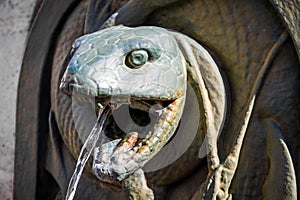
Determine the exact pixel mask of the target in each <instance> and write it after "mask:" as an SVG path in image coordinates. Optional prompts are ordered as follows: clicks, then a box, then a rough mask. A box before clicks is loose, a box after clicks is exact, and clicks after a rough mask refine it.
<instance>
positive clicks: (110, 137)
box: [93, 98, 184, 182]
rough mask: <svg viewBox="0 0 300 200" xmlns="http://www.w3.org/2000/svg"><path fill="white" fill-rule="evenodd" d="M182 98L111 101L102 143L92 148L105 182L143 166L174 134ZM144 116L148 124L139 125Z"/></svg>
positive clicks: (142, 121)
mask: <svg viewBox="0 0 300 200" xmlns="http://www.w3.org/2000/svg"><path fill="white" fill-rule="evenodd" d="M183 101H184V98H181V99H180V98H179V99H176V100H175V101H160V100H137V99H125V100H122V99H118V101H115V102H113V103H111V105H112V107H113V108H112V109H113V112H112V114H111V116H109V117H108V119H107V121H106V122H107V123H106V124H104V133H103V137H104V138H106V139H105V142H99V143H98V144H99V145H98V147H96V148H95V153H94V160H93V169H94V173H95V174H96V176H97V177H98V178H99V179H100V180H102V181H105V182H111V180H117V181H122V180H123V179H125V178H126V177H128V175H130V174H131V173H134V172H135V171H136V170H138V169H140V168H142V167H143V166H144V165H145V164H146V162H148V161H149V160H150V159H151V158H152V157H153V156H154V155H155V154H156V153H157V152H158V151H160V149H161V148H162V147H163V146H164V145H165V144H166V143H167V142H168V140H169V139H170V138H171V137H172V136H173V134H174V133H175V129H176V127H177V125H178V122H179V120H180V117H181V114H180V113H181V112H182V107H181V105H182V103H183ZM116 102H117V103H116ZM149 116H150V117H149ZM147 117H148V118H149V120H150V121H149V123H148V124H139V123H144V122H145V121H147V119H146V118H147ZM121 129H122V130H121Z"/></svg>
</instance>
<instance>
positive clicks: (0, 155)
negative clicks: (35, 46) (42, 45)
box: [0, 0, 35, 200]
mask: <svg viewBox="0 0 300 200" xmlns="http://www.w3.org/2000/svg"><path fill="white" fill-rule="evenodd" d="M34 1H35V0H22V1H21V0H1V1H0V42H1V45H0V60H1V62H0V69H1V73H0V94H1V98H0V99H1V100H0V110H1V114H0V124H1V125H0V199H3V200H5V199H12V185H13V184H12V183H13V166H14V143H15V142H14V136H15V112H16V98H17V86H18V77H19V72H20V67H21V63H22V57H23V52H24V47H25V41H26V35H27V33H28V26H29V22H30V19H31V14H32V11H33V7H34Z"/></svg>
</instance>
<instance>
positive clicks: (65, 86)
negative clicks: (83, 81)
mask: <svg viewBox="0 0 300 200" xmlns="http://www.w3.org/2000/svg"><path fill="white" fill-rule="evenodd" d="M74 83H75V79H74V73H73V72H70V71H66V72H65V73H64V75H63V77H62V79H61V83H60V86H59V89H60V90H61V91H62V92H63V93H66V94H69V95H71V93H72V90H73V89H72V88H73V87H72V85H74Z"/></svg>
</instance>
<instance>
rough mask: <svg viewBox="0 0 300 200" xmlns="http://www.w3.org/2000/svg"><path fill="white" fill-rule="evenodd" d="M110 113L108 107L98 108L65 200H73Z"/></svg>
mask: <svg viewBox="0 0 300 200" xmlns="http://www.w3.org/2000/svg"><path fill="white" fill-rule="evenodd" d="M110 112H111V108H110V106H106V107H103V108H100V110H99V115H98V119H97V122H96V124H95V125H94V127H93V129H92V131H91V132H90V134H89V136H88V138H87V139H86V141H85V143H84V144H83V146H82V149H81V151H80V154H79V157H78V160H77V163H76V167H75V171H74V173H73V175H72V177H71V180H70V182H69V186H68V190H67V194H66V198H65V199H66V200H73V198H74V196H75V192H76V189H77V185H78V183H79V180H80V177H81V174H82V171H83V169H84V166H85V164H86V162H87V161H88V159H89V157H90V155H91V152H92V151H93V150H94V148H95V145H96V143H97V141H98V139H99V135H100V134H101V132H102V128H103V125H104V123H105V121H106V119H107V116H108V115H109V113H110Z"/></svg>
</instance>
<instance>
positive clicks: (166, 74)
mask: <svg viewBox="0 0 300 200" xmlns="http://www.w3.org/2000/svg"><path fill="white" fill-rule="evenodd" d="M176 38H177V40H176ZM177 41H178V42H177ZM177 43H179V44H181V45H182V46H181V48H182V49H183V50H185V55H183V53H182V51H181V50H180V47H179V46H178V44H177ZM191 46H193V47H194V48H195V49H194V50H196V49H197V57H194V56H192V55H193V54H194V53H193V52H192V48H191ZM73 48H74V51H75V50H76V51H75V53H74V55H73V56H72V59H71V61H70V63H69V65H68V67H67V70H66V72H65V74H64V77H63V80H62V85H61V89H62V90H63V91H65V92H66V93H68V94H71V95H73V97H75V98H76V96H79V97H82V96H87V97H88V96H90V97H94V98H96V102H97V103H100V104H102V105H105V104H118V105H117V107H119V106H121V105H122V104H129V105H130V107H131V108H132V109H137V110H140V111H146V112H157V113H158V117H157V118H158V119H156V122H155V123H153V124H152V126H153V127H149V128H148V130H147V129H146V130H143V131H146V133H143V132H137V133H136V132H135V131H137V130H135V129H134V128H135V127H133V128H132V129H131V130H130V129H128V132H121V133H120V132H119V133H118V132H109V131H106V132H107V133H106V136H107V137H108V138H109V139H110V140H111V141H110V142H108V143H106V144H104V145H103V147H100V149H99V150H98V151H100V152H97V153H96V154H97V155H96V158H95V159H97V160H98V163H97V164H95V166H94V168H95V169H94V170H95V173H96V175H97V176H98V177H99V178H100V179H102V180H103V179H105V176H108V178H110V179H112V178H116V179H117V180H119V181H121V180H123V179H124V178H125V177H128V175H131V174H133V173H135V172H136V171H137V170H139V169H140V168H142V167H143V166H144V165H145V164H146V163H147V162H148V161H149V160H150V159H151V158H152V157H153V156H155V155H156V154H157V153H158V152H159V151H160V150H161V149H162V147H163V146H164V145H165V144H166V143H167V142H168V141H169V140H170V138H171V137H172V136H173V135H174V133H175V131H176V129H177V127H178V125H179V121H180V119H181V116H182V111H183V108H184V105H185V98H186V87H187V72H189V73H190V74H191V79H193V81H194V82H195V83H197V85H198V86H199V88H201V89H200V90H199V94H200V95H201V99H202V101H203V110H204V112H205V115H206V117H207V119H206V128H207V141H208V142H207V144H208V145H207V147H208V148H209V150H208V152H210V161H211V162H212V169H215V168H216V167H217V166H218V165H219V160H218V156H217V152H216V150H217V149H216V141H217V137H218V135H219V132H220V129H221V126H222V124H223V121H224V115H225V105H226V102H225V99H226V98H225V88H224V85H223V82H222V78H221V75H220V73H219V72H218V68H217V66H216V64H215V63H214V61H213V59H212V58H211V57H210V55H209V54H208V52H207V51H206V50H205V49H204V48H203V47H201V46H200V45H199V44H197V43H196V42H195V41H193V40H192V39H190V38H188V37H186V36H184V35H182V34H179V33H175V32H171V31H167V30H165V29H163V28H158V27H137V28H127V27H124V26H116V27H111V28H107V29H104V30H101V31H99V32H95V33H92V34H89V35H85V36H82V37H80V38H79V39H77V40H76V41H75V42H74V44H73ZM189 51H191V52H189ZM184 56H186V59H185V58H184ZM187 62H189V63H190V64H187ZM202 73H203V74H204V75H202ZM216 99H217V100H216ZM129 118H130V116H129ZM124 120H125V119H124ZM153 120H154V118H153ZM130 125H132V124H130V122H129V123H128V124H127V126H130ZM110 131H112V130H110ZM104 132H105V131H104ZM128 145H129V146H128ZM106 146H108V147H107V149H105V150H103V149H101V148H105V147H106ZM97 156H100V158H98V157H97ZM135 190H136V192H137V193H138V191H139V189H137V188H136V189H135ZM147 198H149V197H147ZM149 199H150V198H149Z"/></svg>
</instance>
